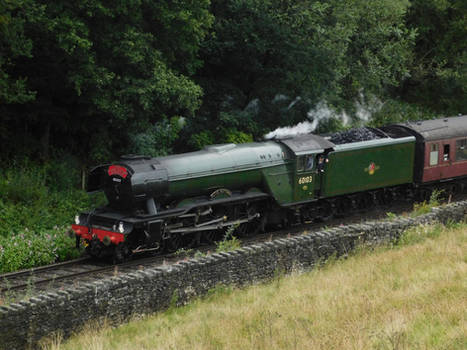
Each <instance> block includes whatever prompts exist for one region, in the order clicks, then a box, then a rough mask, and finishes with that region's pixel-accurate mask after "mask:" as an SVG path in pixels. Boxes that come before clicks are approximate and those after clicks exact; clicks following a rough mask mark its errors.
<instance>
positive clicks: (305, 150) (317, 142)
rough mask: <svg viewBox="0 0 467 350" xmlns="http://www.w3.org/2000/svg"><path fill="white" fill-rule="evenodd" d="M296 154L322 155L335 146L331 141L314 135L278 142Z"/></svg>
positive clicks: (304, 135)
mask: <svg viewBox="0 0 467 350" xmlns="http://www.w3.org/2000/svg"><path fill="white" fill-rule="evenodd" d="M277 141H279V142H281V143H283V144H284V145H286V146H287V147H288V148H290V149H291V150H292V152H294V153H295V155H296V156H299V155H303V154H309V153H321V152H324V150H325V149H328V148H333V147H334V146H335V145H334V143H332V142H331V141H328V140H326V139H325V138H324V137H322V136H319V135H313V134H303V135H299V136H295V137H292V138H285V139H279V140H277Z"/></svg>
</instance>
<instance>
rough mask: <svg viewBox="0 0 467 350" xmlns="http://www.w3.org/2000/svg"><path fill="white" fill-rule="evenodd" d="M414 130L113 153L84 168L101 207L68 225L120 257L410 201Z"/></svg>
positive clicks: (100, 252) (415, 191)
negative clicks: (154, 153) (165, 152)
mask: <svg viewBox="0 0 467 350" xmlns="http://www.w3.org/2000/svg"><path fill="white" fill-rule="evenodd" d="M455 118H461V119H462V123H463V125H464V124H465V125H466V126H467V117H455ZM430 122H431V121H430ZM420 125H421V126H420ZM420 125H419V126H420V127H419V129H420V128H423V125H422V124H420ZM465 129H467V127H466V128H465ZM420 130H421V129H420ZM420 130H418V131H417V127H414V125H409V124H407V125H405V124H404V125H402V124H401V125H393V126H386V127H383V128H378V129H377V128H360V129H354V130H350V131H346V132H344V133H338V134H334V135H330V136H327V137H326V136H319V135H313V134H304V135H299V136H295V137H290V138H284V139H277V140H269V141H264V142H254V143H247V144H239V145H236V144H223V145H212V146H208V147H206V148H204V149H203V150H201V151H197V152H191V153H184V154H178V155H171V156H166V157H156V158H150V157H145V156H123V157H122V158H121V159H120V160H119V161H118V162H116V163H113V164H108V165H102V166H98V167H96V168H94V169H93V170H92V171H91V172H90V174H89V178H88V191H89V192H94V191H104V193H105V195H106V197H107V200H108V204H107V205H106V206H104V207H102V208H97V209H95V210H93V211H90V212H85V213H82V214H80V215H78V216H76V218H75V224H74V225H72V229H73V231H74V233H75V234H76V237H77V240H83V241H84V243H85V245H86V246H87V249H88V251H89V253H90V254H91V255H93V256H96V257H105V256H113V257H114V258H115V259H116V260H124V259H126V258H127V257H129V256H130V255H131V254H132V253H134V252H136V251H140V250H165V251H175V250H177V249H179V248H181V247H186V246H193V245H197V244H202V243H203V242H208V243H209V242H212V241H213V240H216V239H217V238H218V237H220V236H222V234H223V233H224V232H225V230H226V229H227V228H232V230H235V234H236V235H238V236H242V235H246V234H251V233H254V232H257V231H259V230H264V228H265V226H266V225H282V226H287V225H292V224H296V223H302V222H308V221H312V220H325V219H326V218H328V217H330V216H332V215H345V214H346V213H348V212H349V211H354V210H361V209H364V208H367V207H370V206H373V205H375V204H382V203H388V202H390V201H392V200H394V199H396V198H398V197H400V198H413V197H414V196H416V195H420V194H421V190H420V189H421V188H422V187H423V186H422V185H423V184H422V183H421V181H419V180H418V179H417V178H418V176H414V175H416V174H417V173H418V172H417V167H419V166H420V164H419V163H420V158H421V157H424V155H421V152H424V150H425V148H424V146H423V145H424V143H425V139H424V138H423V137H420V135H422V132H421V131H420ZM466 131H467V130H466ZM362 134H363V137H362V136H361V135H362ZM349 135H350V136H349ZM422 136H423V135H422ZM464 136H466V137H467V132H466V133H465V135H464ZM422 146H423V147H422ZM421 147H422V148H423V149H422V148H421ZM419 153H420V154H419ZM422 167H423V164H422Z"/></svg>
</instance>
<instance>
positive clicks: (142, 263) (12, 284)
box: [0, 196, 466, 301]
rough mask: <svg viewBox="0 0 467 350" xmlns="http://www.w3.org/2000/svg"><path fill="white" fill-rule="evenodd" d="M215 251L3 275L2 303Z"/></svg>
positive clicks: (312, 226)
mask: <svg viewBox="0 0 467 350" xmlns="http://www.w3.org/2000/svg"><path fill="white" fill-rule="evenodd" d="M462 197H466V196H462ZM462 199H465V198H459V200H462ZM412 206H413V203H406V202H403V203H401V202H400V203H397V204H394V205H391V206H389V207H378V208H374V209H372V210H370V211H367V212H364V213H355V214H353V215H351V216H348V217H344V218H331V219H330V220H328V221H326V222H323V223H309V224H304V225H298V226H294V227H291V228H290V227H288V228H285V229H279V230H276V231H269V232H266V233H260V234H257V235H254V236H248V237H243V238H240V239H241V242H242V245H243V246H247V245H252V244H255V243H259V242H264V241H268V240H272V239H277V238H284V237H287V236H294V235H299V234H302V233H303V232H304V231H308V232H310V231H318V230H320V229H322V228H323V226H325V227H335V226H339V225H342V224H346V225H349V224H352V223H361V222H363V221H368V220H377V219H382V218H386V217H387V214H386V213H387V212H388V211H391V212H394V213H396V214H401V213H403V212H407V211H410V210H411V209H412ZM215 250H216V245H215V244H208V245H203V246H199V247H195V248H194V249H184V250H181V251H179V252H176V253H171V254H157V255H154V254H153V255H150V253H146V254H145V253H143V254H140V255H139V256H137V257H135V259H133V260H131V261H128V262H125V263H120V264H116V265H113V264H110V263H106V262H102V261H96V260H93V259H92V258H89V257H83V258H80V259H75V260H71V261H67V262H62V263H57V264H52V265H47V266H42V267H37V268H33V269H28V270H22V271H17V272H10V273H6V274H2V275H0V301H1V299H2V296H3V299H5V298H7V299H9V300H12V299H14V300H21V299H22V298H24V297H25V296H31V295H33V294H36V293H39V292H44V291H48V290H58V289H62V288H65V287H69V286H75V287H77V286H79V284H81V283H87V282H92V281H95V280H99V279H102V278H106V277H110V276H118V275H119V274H122V273H128V272H132V271H135V270H143V269H145V268H154V267H158V266H161V265H167V264H174V263H176V262H178V261H180V260H184V259H186V258H189V257H192V256H194V255H195V254H207V253H209V252H210V251H215Z"/></svg>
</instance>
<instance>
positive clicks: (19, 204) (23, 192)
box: [0, 160, 104, 237]
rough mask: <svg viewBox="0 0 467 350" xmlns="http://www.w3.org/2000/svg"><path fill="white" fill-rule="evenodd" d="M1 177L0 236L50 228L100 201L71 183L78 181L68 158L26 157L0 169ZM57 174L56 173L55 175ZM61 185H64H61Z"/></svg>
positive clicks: (67, 222) (100, 200)
mask: <svg viewBox="0 0 467 350" xmlns="http://www.w3.org/2000/svg"><path fill="white" fill-rule="evenodd" d="M1 172H2V174H3V177H2V178H1V179H0V212H1V213H2V215H1V217H0V236H3V237H8V236H9V235H11V234H17V233H19V232H23V231H24V230H25V229H26V228H27V229H28V230H29V231H32V232H35V231H37V232H41V231H44V230H51V229H53V228H54V227H55V226H62V225H69V224H70V223H71V222H72V220H73V217H74V216H75V215H76V213H77V212H80V211H82V210H85V209H88V208H91V207H93V206H96V205H97V204H98V203H102V202H103V201H104V198H103V197H102V196H101V195H98V196H93V197H91V196H89V195H87V194H86V193H85V192H84V191H82V190H78V189H76V187H73V186H71V184H75V185H76V184H78V183H79V173H78V172H77V171H76V169H74V168H71V169H68V165H67V162H65V161H62V162H59V161H55V162H51V163H48V164H45V165H37V164H34V163H32V162H30V161H28V160H24V161H22V162H20V163H18V162H15V163H13V165H12V167H9V168H6V169H2V171H1ZM57 176H58V177H57ZM62 186H63V187H62Z"/></svg>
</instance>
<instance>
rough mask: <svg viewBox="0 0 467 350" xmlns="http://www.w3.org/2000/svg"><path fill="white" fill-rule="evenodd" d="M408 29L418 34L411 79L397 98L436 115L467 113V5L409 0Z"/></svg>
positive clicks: (460, 1) (440, 0)
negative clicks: (431, 111) (420, 106)
mask: <svg viewBox="0 0 467 350" xmlns="http://www.w3.org/2000/svg"><path fill="white" fill-rule="evenodd" d="M411 3H412V6H411V7H410V11H409V13H408V15H407V26H408V27H410V28H413V29H414V30H416V31H417V40H416V46H415V60H414V63H413V65H412V66H411V70H410V74H411V78H410V79H409V80H408V81H406V83H405V84H404V86H403V88H402V89H401V91H400V95H401V96H402V97H403V98H404V99H405V100H406V101H408V102H410V103H416V104H419V105H422V106H426V107H429V108H430V109H432V110H434V111H437V112H438V113H456V114H457V113H466V111H467V98H466V96H467V41H466V39H465V38H466V37H467V17H466V13H467V3H466V2H465V1H463V0H450V1H448V0H423V1H422V0H412V1H411Z"/></svg>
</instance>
